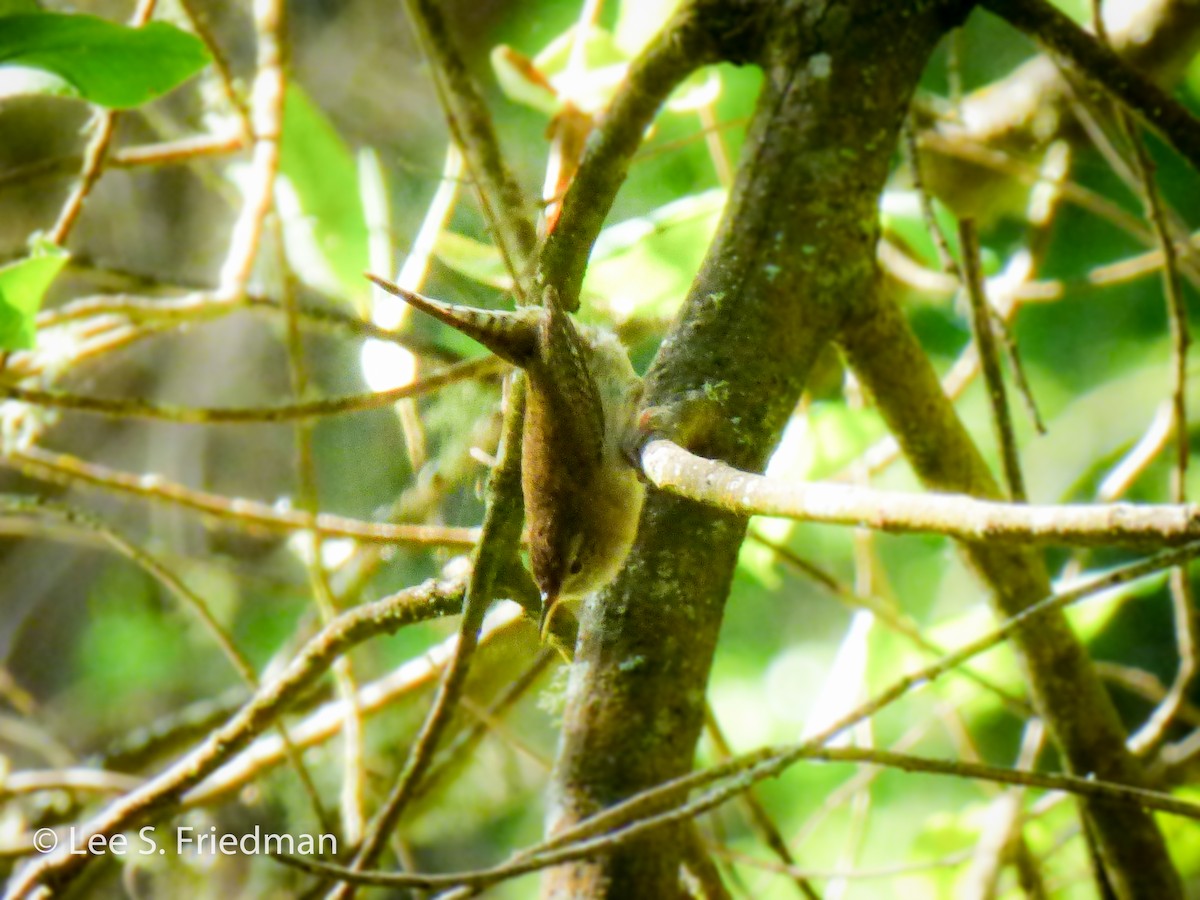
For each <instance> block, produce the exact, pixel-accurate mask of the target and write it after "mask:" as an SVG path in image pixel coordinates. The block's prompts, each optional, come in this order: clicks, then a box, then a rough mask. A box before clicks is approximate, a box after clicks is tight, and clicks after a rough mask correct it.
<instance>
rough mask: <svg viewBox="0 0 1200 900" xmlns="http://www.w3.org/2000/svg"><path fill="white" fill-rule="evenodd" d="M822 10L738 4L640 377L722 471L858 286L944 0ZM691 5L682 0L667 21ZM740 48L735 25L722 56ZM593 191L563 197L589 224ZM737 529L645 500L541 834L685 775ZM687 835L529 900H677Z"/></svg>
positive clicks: (766, 441) (736, 524)
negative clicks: (677, 268) (724, 134)
mask: <svg viewBox="0 0 1200 900" xmlns="http://www.w3.org/2000/svg"><path fill="white" fill-rule="evenodd" d="M836 6H837V11H836V14H834V13H833V11H832V5H826V4H802V5H798V6H797V5H793V4H789V3H783V2H780V3H772V2H761V3H758V4H755V5H754V6H753V7H751V11H749V12H746V11H744V10H743V21H744V22H752V23H755V24H757V25H760V26H761V29H762V30H761V31H760V32H758V34H759V35H760V36H761V41H762V52H761V54H759V56H758V57H757V61H758V62H760V64H762V66H763V68H764V70H765V72H766V79H765V84H764V88H763V91H762V94H761V96H760V100H759V105H758V109H757V112H756V113H755V116H754V120H753V122H752V125H751V128H750V133H749V135H748V138H747V143H746V147H745V149H744V151H743V158H742V162H741V164H740V166H739V171H738V176H737V180H736V182H735V184H734V187H733V190H732V192H731V197H730V200H729V204H728V207H727V209H726V212H725V215H724V217H723V219H722V222H721V225H720V226H719V228H718V232H717V236H716V237H715V239H714V241H713V244H712V246H711V248H710V250H709V253H708V256H707V259H706V261H705V263H704V265H703V267H702V269H701V271H700V273H699V275H698V277H697V279H696V281H695V283H694V284H693V286H692V289H691V291H690V292H689V296H688V298H687V301H686V303H685V308H684V311H683V313H682V316H681V318H680V320H679V321H678V322H677V323H676V325H675V327H674V328H673V330H672V331H671V333H670V334H669V335H668V336H667V338H666V340H665V341H664V342H663V345H662V349H661V350H660V352H659V355H658V358H657V359H656V361H655V363H654V366H653V367H652V368H651V371H650V373H649V375H648V377H647V401H646V402H647V403H648V404H649V405H652V406H666V405H669V404H670V403H671V402H672V401H673V400H676V399H677V398H679V397H682V396H685V395H687V394H689V392H696V391H704V393H705V394H706V395H708V396H711V397H713V398H714V400H715V402H716V403H717V405H718V406H719V408H720V412H721V415H719V416H718V417H717V418H718V419H719V420H720V423H721V424H720V425H718V427H717V428H716V429H715V430H714V431H713V433H712V434H710V435H707V437H706V443H705V445H704V446H703V447H700V448H698V449H699V450H700V451H701V452H703V453H705V455H709V456H713V457H717V458H721V459H725V460H728V461H729V462H730V463H731V464H733V465H735V466H737V467H739V468H744V469H759V468H761V467H762V466H763V465H764V464H765V461H766V458H767V456H768V454H769V452H770V449H771V447H773V446H774V444H775V443H776V442H777V441H778V438H779V435H780V434H781V432H782V428H783V426H784V424H785V422H786V421H787V419H788V418H789V416H790V415H791V413H792V410H793V408H794V405H795V402H796V400H797V399H798V397H799V395H800V392H801V389H802V388H803V386H804V381H805V377H806V375H807V373H808V371H809V369H810V368H811V366H812V364H813V361H814V360H815V359H816V356H817V354H818V352H819V351H820V350H821V348H822V347H823V346H824V345H825V344H826V342H827V341H828V340H829V338H830V337H831V336H832V335H833V333H834V332H835V331H836V329H837V328H838V326H839V324H840V322H841V321H842V319H843V317H844V316H845V315H846V314H847V312H848V310H847V308H846V306H845V303H846V298H858V297H865V296H867V295H869V293H870V289H871V286H872V283H873V278H874V261H873V260H874V251H875V242H876V236H877V227H876V216H877V202H878V197H879V193H880V191H881V190H882V188H883V184H884V181H885V179H886V176H887V172H888V168H889V164H890V158H891V153H892V150H893V148H894V147H895V145H896V138H897V135H898V133H899V128H900V124H901V122H902V120H903V117H904V112H905V110H906V108H907V105H908V100H909V97H910V95H911V92H912V90H913V87H914V85H915V83H916V79H917V78H918V76H919V74H920V72H921V69H922V67H923V65H924V63H925V60H926V59H927V58H928V55H929V52H930V51H931V49H932V47H933V45H934V44H935V43H936V41H937V39H938V38H939V37H940V35H941V34H942V32H943V31H944V29H945V28H947V27H949V26H950V24H951V22H950V21H949V19H950V18H952V16H951V15H950V14H948V13H947V9H948V8H949V7H950V4H946V5H938V4H931V5H930V6H928V7H926V8H925V9H924V10H923V11H922V12H914V11H913V10H912V9H911V8H910V7H909V6H908V5H904V6H903V8H900V7H898V6H896V5H893V4H889V3H883V2H869V0H859V2H854V3H849V4H845V3H843V4H837V5H836ZM699 8H702V7H699V6H691V7H685V8H684V10H683V11H681V13H680V14H679V16H680V18H677V19H676V27H680V25H679V23H680V22H681V21H682V22H686V21H687V17H688V15H689V14H692V13H694V11H695V10H697V9H699ZM674 39H675V36H674V35H673V34H670V33H668V34H667V35H664V37H663V38H662V39H660V40H659V41H658V42H657V44H656V45H655V46H657V47H662V46H664V45H669V43H670V41H671V40H674ZM756 44H757V40H756V38H755V35H754V33H753V32H750V33H745V32H743V34H742V35H741V37H740V39H739V40H738V42H737V46H736V47H735V48H734V50H736V51H737V52H739V53H744V52H745V50H746V48H747V47H754V46H756ZM881 48H887V52H881ZM734 58H740V57H736V56H735V57H734ZM636 71H638V70H637V69H636V67H635V74H636ZM629 90H631V91H638V90H646V88H644V87H642V86H640V85H638V84H636V83H635V84H633V85H632V86H631V87H630V88H629ZM865 98H870V99H869V101H868V100H867V99H865ZM864 104H867V106H868V107H869V111H868V112H867V113H864V114H862V115H847V111H848V110H856V111H862V110H863V107H864ZM620 174H621V173H619V172H618V173H617V177H619V175H620ZM576 186H577V187H578V182H577V185H576ZM608 196H609V195H608V194H606V195H604V196H602V197H600V198H599V199H598V200H597V198H594V197H591V196H590V195H589V194H588V193H586V192H581V194H580V199H579V200H578V201H576V202H595V203H596V205H597V207H598V209H599V212H600V215H603V211H604V210H606V209H607V202H608ZM568 201H570V198H568ZM569 205H570V203H568V206H569ZM564 218H565V217H564ZM561 227H562V226H561V225H560V228H561ZM597 227H598V223H597ZM585 236H586V235H585ZM550 250H551V247H548V248H547V253H549V252H550ZM557 252H561V253H563V254H564V255H566V256H567V257H568V259H567V260H566V261H562V260H558V259H555V260H553V261H554V262H556V263H559V264H561V265H562V268H560V269H557V270H556V271H558V272H560V273H563V275H564V276H565V277H567V278H568V280H569V279H570V278H573V277H574V275H573V273H574V272H576V271H577V270H576V268H575V267H576V266H582V262H583V259H584V258H585V257H586V246H576V247H570V248H568V247H566V246H565V245H564V246H563V247H562V248H560V249H559V250H558V251H557ZM745 526H746V520H745V518H744V517H741V516H737V515H733V514H730V513H727V512H723V511H717V510H712V509H708V508H705V507H703V506H701V505H698V504H695V503H692V502H690V501H686V500H681V499H678V498H675V497H670V496H667V495H665V494H662V493H652V494H651V496H650V497H649V498H648V499H647V503H646V508H645V511H644V513H643V515H642V522H641V530H640V533H639V537H638V540H637V543H636V545H635V546H634V549H633V551H632V554H631V556H630V559H629V561H628V563H627V565H626V567H625V569H624V571H623V572H622V573H621V574H620V575H619V576H618V577H617V580H616V582H615V583H614V584H613V585H612V586H610V588H609V589H608V590H606V591H605V592H603V593H602V594H601V595H600V597H599V598H594V599H593V600H592V602H590V603H589V604H588V606H587V607H586V608H585V611H584V615H583V619H582V622H581V625H580V642H579V646H578V648H577V652H576V660H577V663H576V665H575V666H574V667H573V668H572V680H571V684H570V686H569V689H568V703H567V709H566V714H565V720H564V726H563V741H562V746H561V749H560V754H559V759H558V762H557V765H556V771H555V776H554V777H555V786H554V790H555V795H554V797H553V803H554V805H555V806H554V808H553V809H552V811H551V832H552V833H556V832H558V831H563V830H567V829H569V828H570V827H571V826H572V825H573V824H574V823H577V822H579V821H581V820H582V819H584V818H586V817H588V816H590V815H592V814H594V813H595V812H596V811H597V810H600V809H603V808H605V807H609V806H612V805H614V804H616V803H618V802H620V801H621V800H622V799H624V798H627V797H629V796H631V795H633V794H636V793H638V792H640V791H643V790H645V789H647V788H649V787H651V786H654V785H658V784H662V783H664V782H666V781H669V780H670V779H672V778H675V777H677V776H679V775H681V774H682V773H684V772H687V771H688V770H689V769H690V767H691V765H692V757H693V752H694V748H695V743H696V740H697V737H698V736H699V733H700V729H701V726H702V724H703V720H704V694H705V685H706V682H707V678H708V672H709V666H710V664H711V659H712V653H713V648H714V646H715V643H716V638H717V633H718V630H719V628H720V623H721V616H722V611H723V607H724V603H725V599H726V595H727V593H728V588H729V582H730V579H731V577H732V574H733V568H734V565H735V562H736V559H737V551H738V547H739V545H740V543H741V541H742V538H743V536H744V533H745ZM684 843H685V841H684V839H683V835H682V832H680V831H679V830H678V826H677V825H676V826H673V827H669V828H663V829H658V830H654V831H651V832H647V833H645V834H644V835H642V836H641V837H639V838H638V839H637V840H633V841H630V842H628V843H625V844H622V845H621V846H620V847H616V848H614V849H612V850H611V851H609V852H607V853H605V854H604V855H602V856H600V857H598V858H595V859H587V860H580V861H578V862H575V863H572V864H571V865H568V866H564V867H561V868H559V869H556V870H554V871H552V872H551V873H548V875H547V880H546V881H545V883H544V896H550V897H567V896H594V897H629V896H644V897H649V896H654V897H672V896H678V895H679V892H680V887H679V882H678V878H679V867H680V861H681V856H682V851H683V846H684Z"/></svg>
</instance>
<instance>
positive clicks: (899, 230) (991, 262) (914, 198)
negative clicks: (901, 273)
mask: <svg viewBox="0 0 1200 900" xmlns="http://www.w3.org/2000/svg"><path fill="white" fill-rule="evenodd" d="M930 202H931V204H932V206H933V217H934V221H936V222H937V226H938V229H939V230H940V231H941V233H942V234H943V235H944V236H945V238H946V243H947V244H948V245H949V246H950V252H951V253H952V254H953V255H954V258H955V259H956V260H960V259H962V249H961V248H960V247H959V244H958V223H957V221H956V220H955V218H954V215H953V214H952V213H951V212H950V210H948V209H947V208H946V207H945V206H944V205H943V204H942V202H941V201H940V200H938V199H937V198H936V197H934V198H931V200H930ZM880 213H881V218H882V221H883V229H884V231H885V232H887V233H889V234H891V235H892V236H893V237H897V238H899V239H900V241H901V243H903V244H904V245H905V246H906V247H907V248H908V250H909V252H911V253H912V254H913V255H914V256H915V257H916V258H917V259H918V260H919V261H920V262H921V263H923V264H924V265H926V266H928V267H929V268H931V269H941V260H940V259H939V257H938V251H937V246H936V244H935V243H934V238H933V235H932V234H930V233H929V228H928V227H927V225H926V222H925V217H924V216H923V215H922V212H921V199H920V196H919V195H918V194H917V192H916V191H906V190H895V189H893V190H889V191H885V192H884V194H883V198H882V200H881V201H880ZM979 256H980V261H981V262H982V263H983V271H984V273H985V274H987V275H994V274H995V273H996V272H999V271H1000V259H999V257H997V256H996V254H995V253H994V252H993V251H992V250H990V249H989V248H987V247H982V248H980V253H979Z"/></svg>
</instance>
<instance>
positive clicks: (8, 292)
mask: <svg viewBox="0 0 1200 900" xmlns="http://www.w3.org/2000/svg"><path fill="white" fill-rule="evenodd" d="M66 262H67V252H66V251H65V250H62V249H59V248H54V249H53V250H50V249H46V250H42V251H40V252H35V254H34V255H33V256H30V257H28V258H26V259H21V260H17V261H16V262H13V263H9V264H8V265H6V266H0V350H29V349H30V348H32V347H33V344H34V339H35V333H36V332H35V329H34V323H33V320H34V316H36V315H37V311H38V308H39V307H40V306H41V305H42V298H43V297H45V296H46V291H47V289H48V288H49V287H50V284H51V282H53V281H54V279H55V277H56V276H57V275H58V273H59V271H60V270H61V269H62V267H63V266H64V265H65V264H66Z"/></svg>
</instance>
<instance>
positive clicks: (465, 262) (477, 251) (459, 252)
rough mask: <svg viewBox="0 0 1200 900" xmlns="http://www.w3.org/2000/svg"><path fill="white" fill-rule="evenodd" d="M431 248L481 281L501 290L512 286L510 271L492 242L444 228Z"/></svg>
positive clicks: (443, 259) (439, 256) (506, 289)
mask: <svg viewBox="0 0 1200 900" xmlns="http://www.w3.org/2000/svg"><path fill="white" fill-rule="evenodd" d="M433 252H434V255H435V256H437V258H438V259H439V260H441V262H443V263H444V264H445V265H447V266H449V267H450V268H451V269H453V270H454V271H456V272H458V273H460V274H462V275H466V276H467V277H468V278H470V279H472V280H474V281H478V282H479V283H480V284H486V285H489V286H491V287H495V288H499V289H500V290H502V291H508V290H511V289H512V275H510V274H509V271H508V268H507V267H506V266H505V265H504V260H502V259H501V258H500V251H499V250H497V249H496V247H495V246H494V245H492V244H485V243H484V242H483V241H477V240H475V239H474V238H469V237H466V236H464V235H461V234H458V233H457V232H454V231H449V230H443V231H442V233H441V234H439V235H438V237H437V241H436V242H435V243H434V245H433Z"/></svg>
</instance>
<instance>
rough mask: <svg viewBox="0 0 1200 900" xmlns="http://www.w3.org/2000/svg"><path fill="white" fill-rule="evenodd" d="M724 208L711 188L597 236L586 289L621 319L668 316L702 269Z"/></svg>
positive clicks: (721, 196)
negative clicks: (632, 315)
mask: <svg viewBox="0 0 1200 900" xmlns="http://www.w3.org/2000/svg"><path fill="white" fill-rule="evenodd" d="M724 206H725V191H724V190H723V189H721V188H714V189H712V190H709V191H702V192H700V193H698V194H692V195H690V196H687V197H682V198H680V199H679V200H675V201H673V202H671V203H667V204H665V205H663V206H661V207H659V208H658V209H656V210H653V211H651V212H650V213H648V214H647V215H645V216H639V217H637V218H634V219H627V220H625V221H624V222H618V223H617V224H615V225H610V226H609V227H607V228H605V229H604V231H602V232H601V233H600V237H599V239H597V241H596V246H595V249H594V250H593V251H592V262H591V265H590V266H588V271H587V276H586V277H585V279H584V290H585V291H586V292H587V293H589V294H593V295H597V296H601V297H605V298H607V299H608V301H609V304H610V305H611V306H612V308H613V309H614V310H615V311H616V312H617V313H618V314H620V315H622V316H625V315H629V314H631V313H634V312H637V313H641V314H648V315H670V314H672V313H673V312H674V310H675V308H676V307H677V306H678V304H679V303H680V301H682V299H683V297H684V295H685V294H686V293H687V289H688V286H689V285H690V284H691V282H692V279H693V278H694V277H695V274H696V271H697V270H698V269H699V268H700V262H701V260H702V259H703V257H704V251H705V248H706V247H707V246H708V244H709V241H710V240H712V235H713V233H714V232H715V231H716V228H717V220H718V219H719V218H720V216H721V210H722V209H723V208H724Z"/></svg>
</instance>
